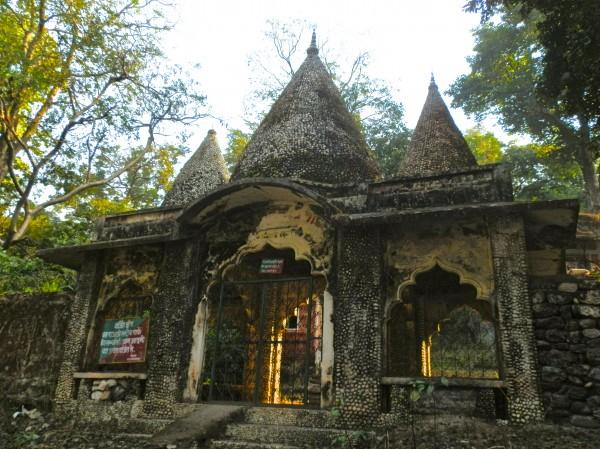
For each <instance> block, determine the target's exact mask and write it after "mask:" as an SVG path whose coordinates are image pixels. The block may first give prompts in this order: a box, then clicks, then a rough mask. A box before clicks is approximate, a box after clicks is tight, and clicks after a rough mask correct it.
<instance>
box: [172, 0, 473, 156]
mask: <svg viewBox="0 0 600 449" xmlns="http://www.w3.org/2000/svg"><path fill="white" fill-rule="evenodd" d="M464 3H465V0H416V1H415V0H412V1H408V0H396V1H390V0H361V1H356V0H335V1H332V0H321V1H320V2H319V1H313V0H298V1H293V2H292V1H287V0H246V1H244V0H216V1H214V0H213V1H201V0H177V2H176V11H175V16H174V20H175V28H174V30H173V31H172V33H171V34H170V36H169V38H168V40H167V41H166V42H165V47H166V51H167V53H168V55H169V57H170V58H171V60H172V61H173V62H175V63H178V64H181V65H184V66H191V65H195V64H198V65H199V66H200V67H199V69H198V70H197V71H196V72H194V73H195V76H196V77H197V79H198V80H199V81H200V83H201V86H202V90H203V92H204V93H205V94H206V95H207V100H208V105H209V106H210V111H211V113H212V114H213V115H215V116H216V117H219V118H221V119H222V120H223V121H224V124H223V125H224V126H223V125H222V124H221V123H220V122H219V121H218V120H216V119H207V120H203V121H202V122H201V123H200V124H199V125H198V127H197V130H195V131H194V137H193V138H192V140H191V141H190V145H191V146H192V147H195V146H197V145H198V144H199V143H200V141H201V140H202V139H203V138H204V135H205V134H206V132H207V131H208V130H209V129H210V128H214V129H216V131H217V133H218V138H219V142H220V144H221V147H222V148H224V147H225V145H226V136H227V128H226V127H229V128H236V127H241V126H243V120H242V117H243V115H244V99H245V98H246V97H247V95H248V93H249V92H250V90H251V88H252V86H251V84H250V81H249V79H250V77H251V71H250V68H249V66H248V58H249V56H250V55H252V54H253V53H256V52H265V51H270V50H271V47H270V46H269V42H268V40H267V39H266V38H265V36H264V33H265V31H266V30H267V28H268V27H267V23H266V22H267V20H269V19H275V20H278V21H280V22H286V21H290V20H293V19H301V20H306V21H307V22H308V23H310V24H312V25H313V26H314V27H315V28H316V32H317V37H318V39H319V41H322V40H324V39H325V38H326V39H327V48H328V49H329V47H331V50H332V51H333V52H334V53H335V54H337V55H339V59H341V60H342V61H341V63H344V62H345V61H351V60H352V59H353V58H354V57H355V56H356V55H357V54H358V52H360V51H367V52H368V53H369V54H370V59H369V60H370V64H369V75H370V76H371V77H372V78H381V79H383V80H385V81H387V82H388V83H389V84H390V85H391V86H392V87H394V88H395V89H396V90H397V93H396V97H397V99H399V100H400V101H401V102H402V103H403V104H404V106H405V110H406V116H405V118H406V124H407V125H408V126H409V127H411V128H414V126H415V125H416V122H417V119H418V117H419V113H420V111H421V107H422V106H423V102H424V101H425V96H426V94H427V85H428V84H429V78H430V73H431V72H433V73H434V74H435V77H436V81H437V84H438V86H439V87H440V91H442V92H443V91H444V90H445V89H447V88H448V86H449V85H450V83H451V82H452V81H453V80H454V79H455V78H456V77H457V76H458V75H460V74H462V73H466V72H467V71H468V64H467V63H466V61H465V57H466V56H468V55H469V54H470V53H471V52H472V48H473V38H472V35H471V30H472V29H473V28H475V27H476V26H477V24H478V16H477V15H475V14H467V13H465V12H463V10H462V7H463V5H464ZM309 40H310V36H308V35H307V36H306V42H305V43H304V44H303V45H302V54H305V53H304V48H306V47H308V45H309ZM445 100H446V102H447V104H448V106H449V103H450V98H448V97H445ZM452 114H453V116H454V119H455V121H456V122H457V124H458V126H459V128H460V129H461V130H462V131H463V132H464V131H466V129H468V128H469V127H472V126H473V125H474V123H473V122H472V121H470V120H468V119H467V118H466V117H465V116H464V114H462V112H461V111H460V110H452Z"/></svg>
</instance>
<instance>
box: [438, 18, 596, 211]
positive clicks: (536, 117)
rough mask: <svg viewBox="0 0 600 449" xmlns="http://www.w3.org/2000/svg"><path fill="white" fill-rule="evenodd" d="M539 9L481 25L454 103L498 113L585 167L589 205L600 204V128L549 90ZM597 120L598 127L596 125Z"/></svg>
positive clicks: (477, 112) (480, 113)
mask: <svg viewBox="0 0 600 449" xmlns="http://www.w3.org/2000/svg"><path fill="white" fill-rule="evenodd" d="M540 17H541V16H540V15H539V13H536V12H535V11H534V12H532V13H531V15H530V16H529V19H528V20H527V21H523V20H522V19H521V15H520V13H519V12H514V11H504V12H503V14H502V15H501V17H500V20H499V21H489V22H486V23H484V24H482V25H481V26H480V27H479V28H477V29H476V31H475V33H474V35H475V41H476V44H475V48H474V50H475V54H474V55H473V56H470V57H469V58H468V61H469V64H470V66H471V72H470V73H469V74H467V75H462V76H460V77H459V78H458V79H457V80H455V82H454V83H453V84H452V86H451V87H450V89H449V94H450V95H452V97H453V103H452V104H453V106H454V107H462V108H463V110H464V111H465V112H466V113H467V114H470V115H472V116H475V118H477V119H478V120H480V119H482V118H484V117H486V116H488V115H493V116H496V117H497V119H498V121H499V123H500V125H501V126H502V127H503V128H504V129H505V130H506V131H507V132H509V133H520V134H527V135H529V136H531V137H532V138H533V139H534V141H535V143H536V144H538V145H541V146H543V147H546V148H549V147H551V148H554V149H555V150H554V152H555V159H556V160H558V159H560V161H561V162H562V163H563V164H566V165H569V166H571V164H573V163H575V164H576V166H577V167H578V168H579V170H580V172H581V178H579V177H577V178H576V179H581V180H582V181H583V186H584V192H585V199H586V204H587V206H588V207H590V208H593V209H597V208H599V207H600V188H599V185H598V178H597V174H596V164H597V159H598V156H599V151H600V139H599V137H600V129H598V127H597V126H596V125H595V124H596V123H597V117H596V118H595V119H594V121H593V122H591V121H590V120H589V119H588V117H586V116H584V115H578V114H572V113H571V112H570V110H569V108H568V107H566V105H565V103H564V102H563V101H561V100H560V99H559V98H555V97H550V96H547V95H544V94H543V92H541V91H540V90H539V89H538V87H539V86H540V83H541V80H542V79H543V78H542V77H543V67H544V65H543V56H544V48H543V46H542V45H541V44H540V42H539V39H538V32H537V27H536V24H537V21H538V20H539V19H540ZM592 123H594V126H591V124H592Z"/></svg>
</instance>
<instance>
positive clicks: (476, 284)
mask: <svg viewBox="0 0 600 449" xmlns="http://www.w3.org/2000/svg"><path fill="white" fill-rule="evenodd" d="M436 265H437V266H439V267H440V268H441V269H442V270H444V271H448V272H450V273H454V274H456V275H457V276H458V282H459V284H460V285H470V286H472V287H473V288H475V290H476V292H477V296H476V298H477V299H479V300H484V301H489V300H490V296H491V286H487V285H486V283H485V282H482V281H481V280H479V279H477V277H476V275H474V274H472V273H469V272H467V271H466V270H465V269H464V268H463V267H461V266H460V265H457V264H453V263H450V262H448V261H446V260H444V259H442V258H440V257H431V258H429V259H428V260H427V261H425V262H424V263H423V264H422V265H421V266H419V267H418V268H416V269H414V270H413V271H412V273H411V274H410V278H409V279H407V280H405V281H403V282H402V283H400V285H399V286H398V288H397V289H396V296H395V297H394V298H393V299H392V300H390V301H388V304H387V305H386V308H385V320H386V322H387V320H388V319H389V316H390V311H391V310H392V308H393V307H394V306H395V305H397V304H402V303H403V301H402V293H403V292H404V289H406V288H407V287H409V286H411V285H416V284H417V276H418V275H420V274H421V273H425V272H427V271H429V270H431V269H432V268H434V267H435V266H436Z"/></svg>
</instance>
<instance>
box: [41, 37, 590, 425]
mask: <svg viewBox="0 0 600 449" xmlns="http://www.w3.org/2000/svg"><path fill="white" fill-rule="evenodd" d="M578 207H579V206H578V203H577V201H572V200H561V201H540V202H534V203H528V202H515V201H513V193H512V185H511V172H510V168H509V167H508V166H506V165H502V164H492V165H484V166H479V165H477V163H476V160H475V158H474V156H473V154H472V153H471V151H470V150H469V147H468V145H467V143H466V142H465V139H464V138H463V136H462V134H461V132H460V131H459V130H458V128H457V126H456V125H455V123H454V121H453V120H452V117H451V116H450V113H449V111H448V108H447V107H446V105H445V104H444V101H443V99H442V97H441V95H440V93H439V91H438V88H437V86H436V84H435V82H434V81H433V79H432V81H431V84H430V86H429V91H428V93H427V97H426V100H425V104H424V106H423V111H422V113H421V116H420V118H419V121H418V123H417V126H416V129H415V131H414V135H413V137H412V140H411V145H410V148H409V149H408V154H407V156H406V158H405V159H404V162H403V163H402V166H400V167H398V175H397V177H394V178H393V179H386V180H381V178H380V175H379V171H378V167H377V164H376V162H375V161H374V159H373V157H372V155H371V152H370V150H369V148H368V147H367V144H366V143H365V140H364V138H363V136H362V135H361V132H360V130H359V128H358V127H357V125H356V122H355V120H354V119H353V117H352V116H351V114H350V113H349V112H348V110H347V109H346V107H345V106H344V103H343V101H342V99H341V97H340V94H339V92H338V90H337V89H336V87H335V85H334V83H333V81H332V79H331V77H330V75H329V73H328V71H327V70H326V68H325V66H324V65H323V63H322V61H321V60H320V59H319V55H318V50H317V47H316V43H315V40H314V37H313V41H312V43H311V46H310V47H309V48H308V50H307V57H306V60H305V61H304V63H303V64H302V66H301V67H300V68H299V69H298V71H297V72H296V74H295V75H294V77H293V78H292V80H291V81H290V83H289V84H288V86H287V87H286V88H285V89H284V90H283V92H282V93H281V95H280V97H279V98H278V99H277V101H276V102H275V103H274V104H273V106H272V108H271V111H270V112H269V113H268V115H267V116H266V117H265V119H264V120H263V122H262V123H261V125H260V126H259V128H258V129H257V130H256V132H255V133H254V135H253V136H252V138H251V140H250V142H249V144H248V146H247V148H246V151H245V153H244V154H243V156H242V158H241V160H240V161H239V163H238V165H237V167H236V168H235V170H234V171H233V173H232V175H231V178H229V179H228V174H227V171H226V168H225V165H224V161H223V159H222V156H221V153H220V150H219V147H218V144H217V140H216V135H215V132H214V131H210V132H209V133H208V135H207V136H206V138H205V140H204V141H203V142H202V144H201V145H200V147H199V148H198V150H197V151H196V153H195V154H194V155H193V156H192V157H191V159H190V160H189V161H188V162H187V164H186V165H185V166H184V167H183V169H182V170H181V172H180V173H179V175H178V177H177V179H176V180H175V182H174V185H173V188H172V190H171V191H170V192H169V193H168V195H167V196H166V198H165V201H164V204H163V206H162V207H160V208H157V209H152V210H141V211H136V212H131V213H124V214H119V215H113V216H108V217H105V218H104V219H103V220H102V221H101V222H100V223H99V225H98V229H97V236H96V238H95V240H94V241H93V242H91V243H89V244H85V245H79V246H73V247H65V248H57V249H51V250H45V251H43V252H42V255H43V256H44V257H45V258H46V259H48V260H51V261H53V262H56V263H60V264H62V265H64V266H67V267H71V268H74V269H76V270H78V271H79V282H78V289H77V296H76V299H75V302H74V304H73V309H72V319H71V322H70V324H69V329H68V333H67V339H66V343H65V355H64V360H63V362H62V367H61V370H60V374H59V379H58V384H57V388H56V393H55V405H56V407H57V408H58V409H60V410H64V411H65V412H67V411H70V412H73V413H77V412H79V413H84V411H86V410H88V411H89V410H96V411H98V410H103V412H102V413H113V414H115V416H116V415H118V414H121V415H122V416H127V417H130V418H132V419H133V418H138V419H146V420H157V422H162V421H161V420H169V419H173V418H174V417H176V416H178V414H180V413H181V412H180V411H181V410H182V409H183V408H185V406H186V404H196V403H211V402H223V401H225V402H232V403H241V404H250V405H251V406H257V405H261V406H263V407H265V408H268V407H271V406H282V405H286V406H288V407H290V408H303V409H327V408H330V407H332V406H336V407H337V408H338V409H339V410H340V412H341V416H342V419H341V420H340V421H339V422H340V423H341V424H340V425H345V426H352V427H357V426H358V427H360V426H368V427H373V426H374V427H377V426H383V425H385V424H386V423H389V422H394V420H396V419H401V418H402V417H403V416H404V415H405V413H406V410H407V407H408V402H407V392H408V391H410V389H411V388H412V387H411V385H414V383H415V382H417V381H427V382H431V383H435V384H437V385H442V384H443V385H444V388H443V390H444V391H445V392H447V395H446V396H447V397H446V399H447V401H448V403H452V402H453V401H454V405H455V406H457V405H456V404H459V405H460V404H463V403H465V401H466V402H468V403H469V404H472V405H473V407H475V409H476V410H478V411H479V412H480V413H484V414H487V415H488V416H498V417H505V418H507V419H508V420H510V421H512V422H519V423H524V422H534V421H538V420H541V419H542V417H543V414H544V409H543V402H542V393H541V387H540V376H539V372H538V371H539V370H538V366H539V363H538V354H537V351H538V349H537V347H536V337H535V334H534V326H533V315H532V304H531V300H530V295H529V290H528V289H529V281H530V279H531V278H532V277H540V276H542V277H543V276H554V275H559V274H561V273H564V247H565V246H566V245H567V244H569V242H571V241H572V240H573V239H574V235H575V229H576V224H577V213H578ZM440 391H441V390H440ZM130 399H131V400H130ZM469 401H471V402H469ZM98 413H99V412H98Z"/></svg>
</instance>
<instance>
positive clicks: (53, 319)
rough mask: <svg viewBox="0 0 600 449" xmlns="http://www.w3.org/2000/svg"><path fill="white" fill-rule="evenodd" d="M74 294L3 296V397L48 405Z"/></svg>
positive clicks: (0, 330)
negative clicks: (71, 295)
mask: <svg viewBox="0 0 600 449" xmlns="http://www.w3.org/2000/svg"><path fill="white" fill-rule="evenodd" d="M71 300H72V298H71V297H70V296H69V295H67V294H53V295H37V296H29V297H28V296H12V297H9V298H0V392H1V394H0V397H4V398H6V399H8V400H10V401H13V402H16V403H18V404H29V405H36V406H48V405H49V401H50V400H51V399H52V397H53V395H54V389H55V387H56V379H57V375H58V371H59V367H60V363H61V361H62V357H63V348H64V337H65V331H66V328H67V323H68V321H69V317H70V306H71Z"/></svg>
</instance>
